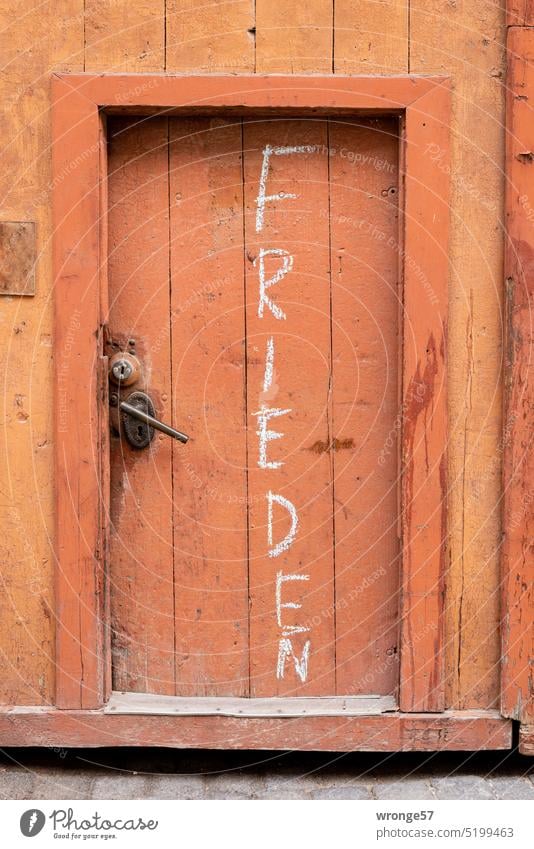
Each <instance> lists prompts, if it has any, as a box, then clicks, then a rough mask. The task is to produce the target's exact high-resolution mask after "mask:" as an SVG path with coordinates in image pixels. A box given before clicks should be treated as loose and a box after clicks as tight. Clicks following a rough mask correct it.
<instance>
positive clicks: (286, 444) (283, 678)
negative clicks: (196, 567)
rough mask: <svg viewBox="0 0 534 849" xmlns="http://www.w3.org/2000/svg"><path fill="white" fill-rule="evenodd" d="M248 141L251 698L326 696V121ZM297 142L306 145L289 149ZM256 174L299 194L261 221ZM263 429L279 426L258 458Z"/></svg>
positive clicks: (296, 124)
mask: <svg viewBox="0 0 534 849" xmlns="http://www.w3.org/2000/svg"><path fill="white" fill-rule="evenodd" d="M243 144H244V180H245V208H246V219H245V250H246V291H247V408H248V434H249V438H248V492H249V523H250V568H249V573H250V575H249V582H250V675H251V695H255V696H265V695H280V696H281V695H286V696H287V695H325V694H331V693H335V631H334V625H335V621H334V617H332V616H329V615H328V614H326V613H324V612H323V611H325V610H326V611H328V610H331V609H332V605H333V600H334V562H333V535H332V464H331V459H330V456H329V452H328V450H326V451H323V450H318V449H317V446H318V445H319V446H320V445H323V444H324V445H326V446H328V445H329V444H330V442H331V439H332V436H333V435H332V432H331V409H330V408H331V394H330V393H331V377H332V368H331V352H330V348H331V338H330V323H331V319H330V274H329V271H330V256H329V240H328V157H327V156H325V155H324V153H323V148H325V147H326V144H327V124H326V121H321V122H318V121H313V122H312V121H299V120H294V121H290V122H289V121H281V120H275V121H265V122H259V123H258V122H253V123H245V126H244V135H243ZM269 146H270V147H271V148H273V150H274V152H273V154H272V155H271V154H270V153H269V152H267V153H265V151H268V148H269ZM302 146H304V147H308V148H311V152H308V153H297V152H294V153H292V152H290V151H291V150H292V149H297V148H299V147H302ZM284 148H285V149H286V151H287V150H288V149H289V152H287V153H284V152H283V150H284ZM277 149H278V150H280V154H279V155H278V154H277V153H276V150H277ZM265 163H267V165H265ZM262 171H263V178H264V189H265V193H266V196H267V197H269V196H270V195H273V194H274V195H276V194H278V193H280V192H281V193H285V194H294V195H296V197H294V198H292V197H286V198H284V199H281V200H278V199H277V200H275V201H272V200H271V201H266V202H265V205H264V209H263V217H262V219H261V221H260V223H259V225H258V221H259V219H258V212H261V210H260V209H259V208H258V205H257V198H258V196H259V193H260V180H261V178H262ZM266 251H267V252H269V251H275V252H280V251H281V252H285V255H277V254H276V253H275V254H269V253H267V254H265V252H266ZM283 268H285V269H286V272H285V276H284V277H283V279H281V280H280V281H279V282H277V283H272V284H270V288H268V289H266V293H267V297H268V298H269V301H268V302H263V303H262V299H261V286H262V283H261V280H262V277H263V279H264V281H265V285H266V286H267V285H268V281H269V280H274V279H276V275H277V273H279V272H280V269H283ZM277 311H278V312H277ZM271 339H272V344H273V363H272V368H273V373H272V379H271V380H270V381H268V384H269V385H266V382H265V378H266V360H267V348H268V345H269V344H270V342H269V340H271ZM276 411H279V412H276ZM265 416H266V418H262V417H265ZM262 421H263V424H262ZM262 428H263V429H264V430H265V432H269V433H279V434H282V436H280V437H277V438H271V439H270V441H268V442H267V443H266V446H265V454H264V456H263V458H262V453H261V448H260V440H261V439H262V437H261V436H260V434H261V431H262ZM269 493H271V496H269ZM269 498H271V501H269ZM280 498H282V499H286V501H287V502H288V503H289V506H288V504H287V503H286V504H285V506H284V504H283V503H280ZM290 510H294V511H295V522H298V526H297V527H296V532H295V533H294V534H293V537H292V538H291V539H290V540H288V543H287V545H286V546H285V547H283V548H280V549H279V550H277V546H278V545H280V544H281V543H282V541H283V540H284V539H285V538H286V537H287V535H288V534H289V533H290V531H291V527H292V525H293V517H292V516H291V514H290V512H289V511H290ZM270 514H271V522H269V515H270ZM269 527H271V531H272V538H271V539H270V538H269ZM277 593H278V596H279V599H278V601H279V604H280V605H288V604H290V605H300V607H299V608H289V607H287V606H284V607H281V606H279V605H278V603H277ZM295 629H303V630H295ZM294 658H295V659H294ZM297 664H299V665H300V666H301V667H302V671H301V672H300V673H299V672H297Z"/></svg>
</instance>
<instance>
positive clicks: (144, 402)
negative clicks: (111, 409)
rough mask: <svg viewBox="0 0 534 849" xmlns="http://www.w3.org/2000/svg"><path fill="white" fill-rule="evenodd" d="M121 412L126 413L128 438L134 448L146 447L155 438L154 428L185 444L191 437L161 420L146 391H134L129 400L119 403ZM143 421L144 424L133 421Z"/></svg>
mask: <svg viewBox="0 0 534 849" xmlns="http://www.w3.org/2000/svg"><path fill="white" fill-rule="evenodd" d="M119 409H120V411H121V413H123V414H124V418H123V423H124V431H125V434H126V439H127V440H128V442H129V443H130V445H131V446H132V447H133V448H146V447H147V446H148V445H149V444H150V442H151V441H152V439H153V438H154V430H159V431H161V432H162V433H166V434H167V436H172V438H173V439H177V440H178V441H179V442H182V443H183V444H184V445H185V443H186V442H187V441H188V439H189V437H188V436H187V435H186V434H185V433H182V432H181V431H179V430H176V429H175V428H174V427H171V426H170V425H167V424H165V423H164V422H160V421H159V419H157V418H156V417H155V415H154V413H155V410H154V405H153V403H152V401H151V399H150V397H149V396H148V395H145V393H144V392H132V394H131V395H130V396H129V397H128V400H127V401H121V402H120V404H119ZM131 419H135V422H141V423H142V425H139V424H137V425H136V424H135V423H134V422H132V421H131ZM143 425H144V427H143Z"/></svg>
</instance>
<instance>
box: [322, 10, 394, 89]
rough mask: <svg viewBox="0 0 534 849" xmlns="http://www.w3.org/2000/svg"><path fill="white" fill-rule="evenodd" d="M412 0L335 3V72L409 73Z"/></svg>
mask: <svg viewBox="0 0 534 849" xmlns="http://www.w3.org/2000/svg"><path fill="white" fill-rule="evenodd" d="M409 6H410V4H409V2H408V0H381V2H380V3H377V2H376V0H359V2H358V5H357V6H355V5H354V3H353V2H352V0H335V3H334V10H335V20H334V70H335V73H337V74H398V73H399V72H401V71H408V54H409V50H408V43H409V39H408V31H409Z"/></svg>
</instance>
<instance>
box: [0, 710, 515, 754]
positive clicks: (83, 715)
mask: <svg viewBox="0 0 534 849" xmlns="http://www.w3.org/2000/svg"><path fill="white" fill-rule="evenodd" d="M511 742H512V723H511V722H510V720H506V719H502V718H501V717H500V716H499V715H498V714H497V712H496V711H486V712H484V711H447V712H446V713H444V714H441V715H439V716H437V715H436V714H417V713H415V714H394V713H393V714H387V715H383V716H367V717H362V716H358V717H352V718H339V717H321V716H311V717H297V718H295V719H290V718H287V719H266V718H262V719H251V718H235V717H223V716H196V717H193V716H186V717H176V716H173V717H169V716H110V715H109V714H106V713H104V712H103V711H92V712H89V711H54V710H46V709H41V710H38V709H37V710H36V709H34V708H28V709H26V710H24V709H15V710H11V711H2V712H0V745H2V746H6V745H9V746H35V745H36V744H37V745H41V746H68V747H72V748H77V747H98V746H166V747H170V748H177V749H184V748H185V749H187V748H207V749H255V748H260V749H273V750H277V749H282V750H291V751H340V752H347V751H352V752H354V751H364V752H407V751H414V750H415V751H443V750H447V751H454V750H460V751H462V750H471V751H473V750H474V751H477V750H479V749H509V748H510V746H511Z"/></svg>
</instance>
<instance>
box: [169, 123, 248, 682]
mask: <svg viewBox="0 0 534 849" xmlns="http://www.w3.org/2000/svg"><path fill="white" fill-rule="evenodd" d="M241 148H242V139H241V122H240V121H239V120H238V121H225V120H219V119H213V120H211V119H197V120H195V119H190V120H185V121H181V120H180V121H179V120H174V119H173V120H172V121H171V141H170V150H169V167H170V237H171V254H170V271H171V280H170V284H171V316H172V324H171V335H172V382H173V423H174V425H175V426H176V427H177V428H179V429H183V430H184V431H185V432H186V433H188V434H190V440H189V442H188V444H187V445H186V446H183V445H179V444H178V443H174V445H173V480H174V483H173V503H174V563H175V590H174V592H175V615H174V619H175V651H176V660H175V663H176V692H177V693H178V694H179V695H191V696H193V695H197V696H202V695H204V696H217V695H224V696H230V695H234V696H242V695H248V691H249V681H248V547H247V486H246V467H247V450H246V440H247V433H246V427H245V425H246V402H245V390H246V384H245V374H246V367H245V293H244V286H243V275H244V271H243V265H244V257H243V188H242V152H241Z"/></svg>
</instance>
